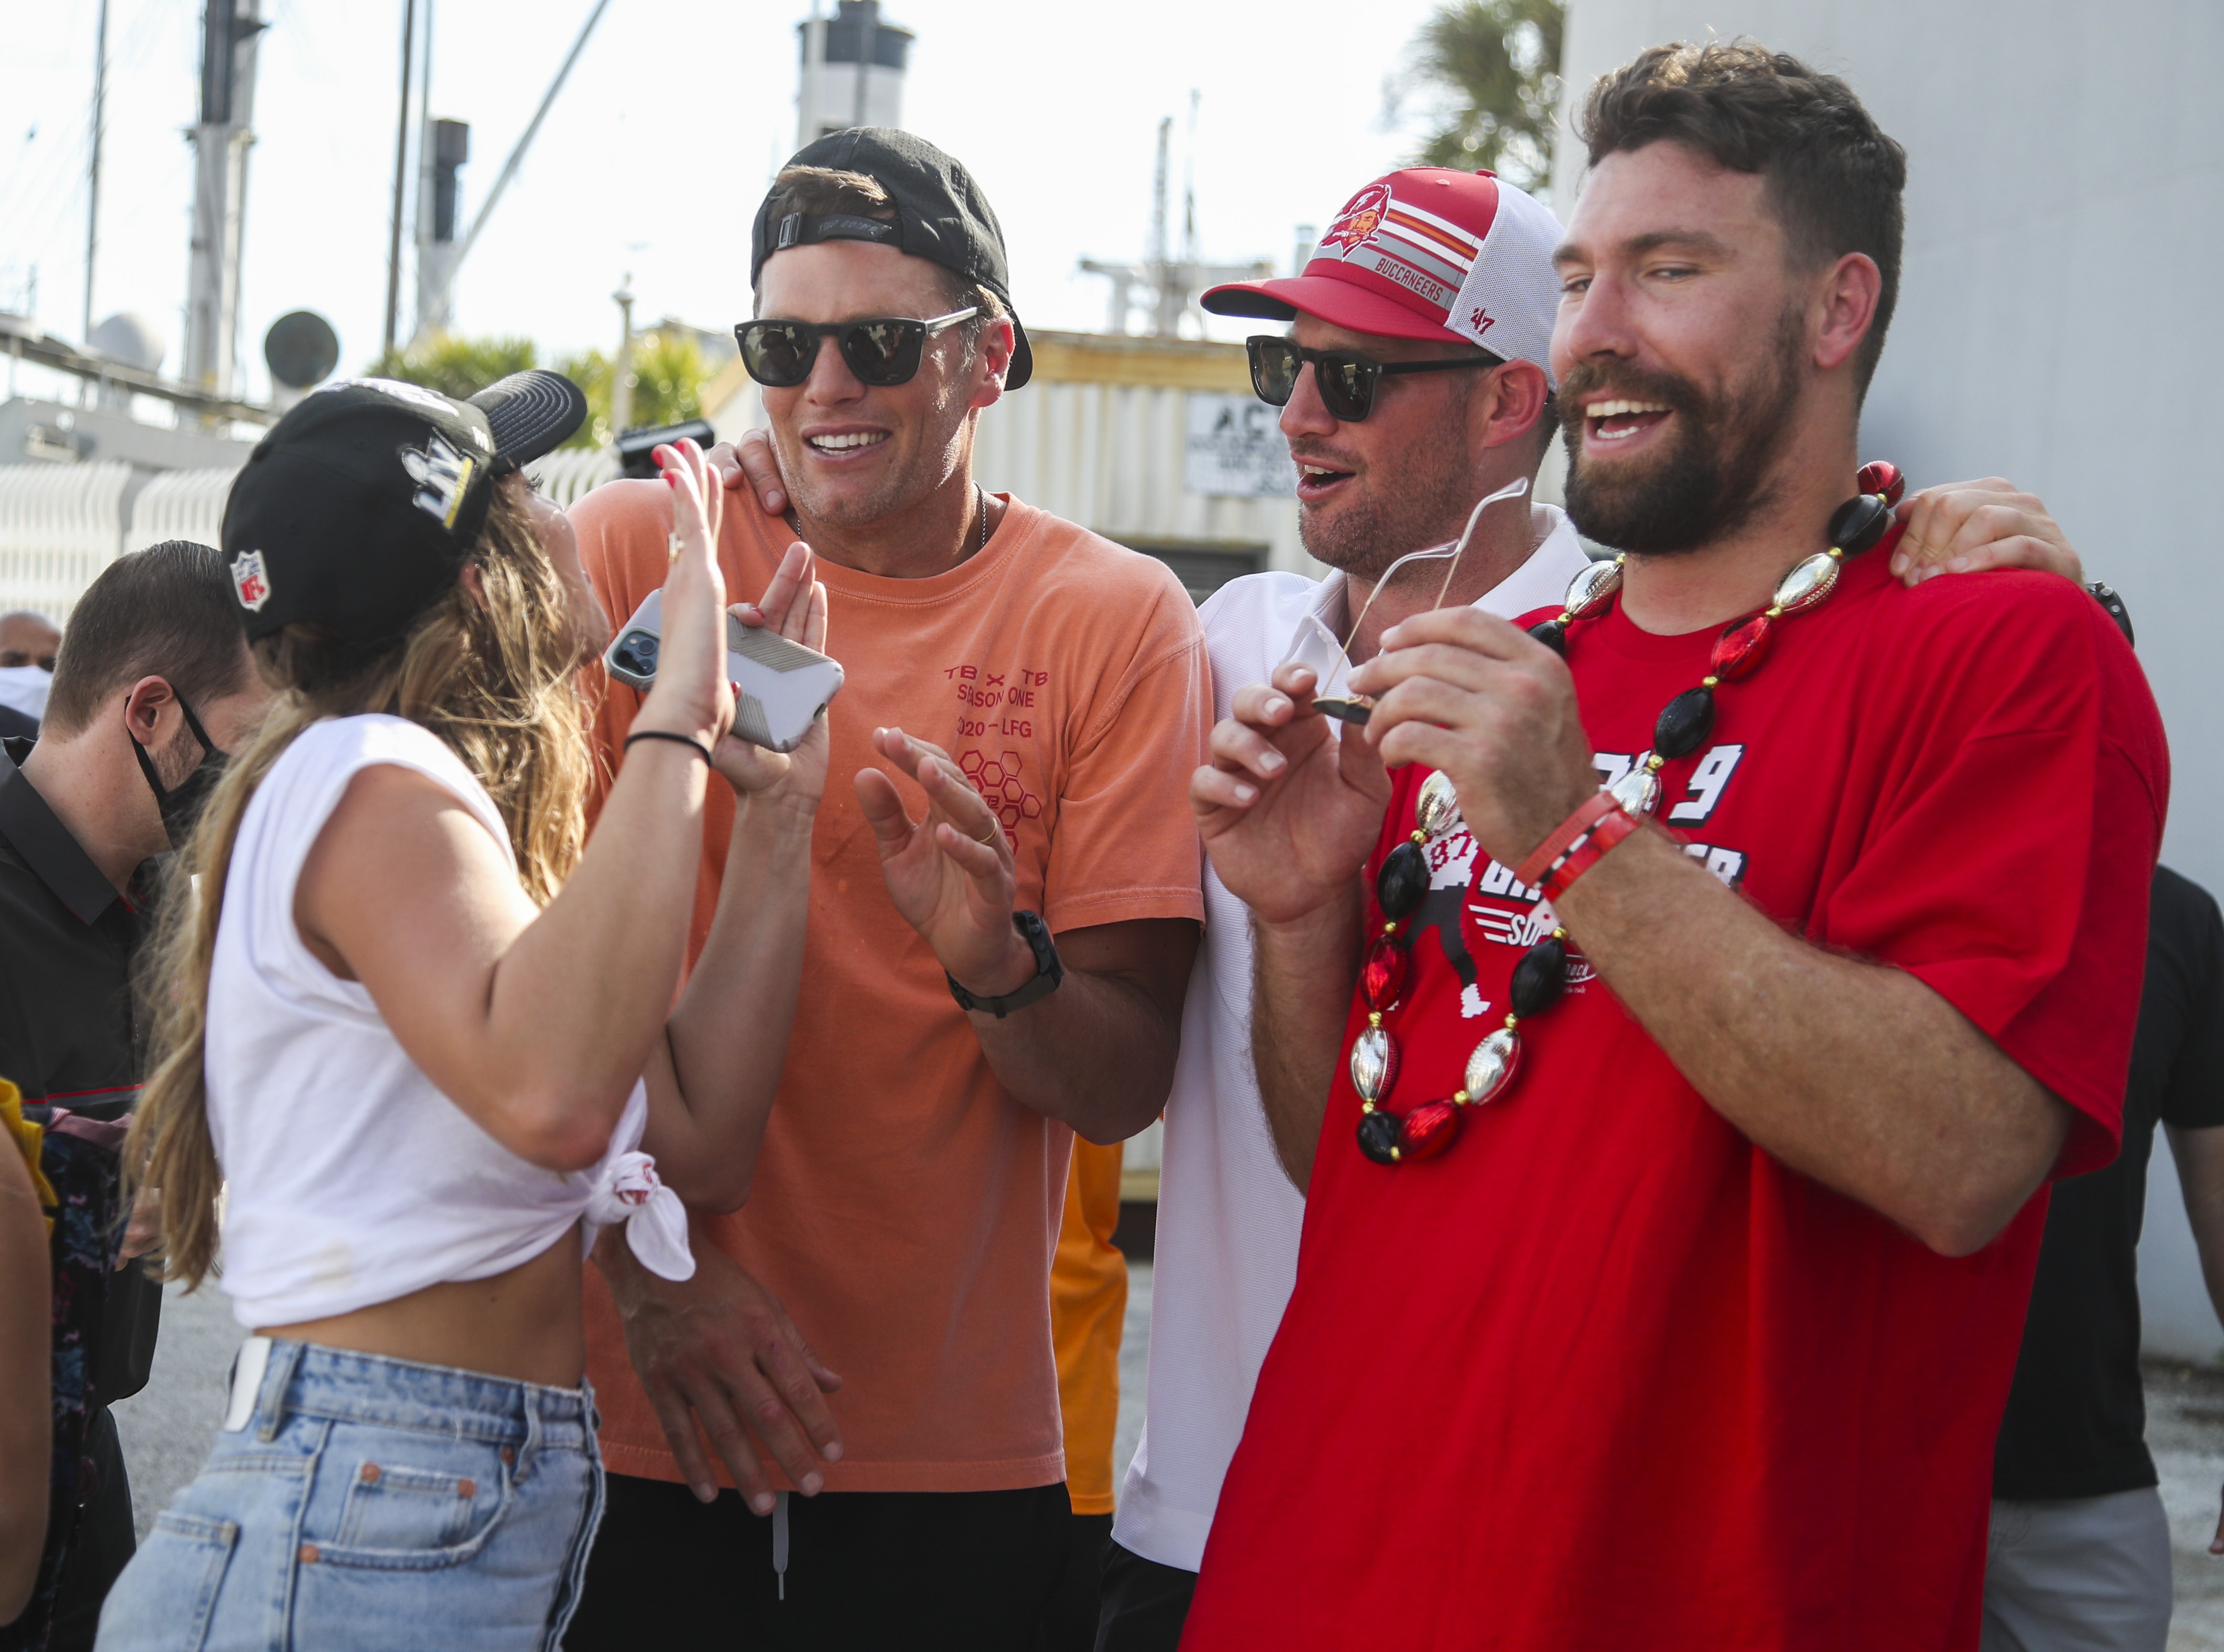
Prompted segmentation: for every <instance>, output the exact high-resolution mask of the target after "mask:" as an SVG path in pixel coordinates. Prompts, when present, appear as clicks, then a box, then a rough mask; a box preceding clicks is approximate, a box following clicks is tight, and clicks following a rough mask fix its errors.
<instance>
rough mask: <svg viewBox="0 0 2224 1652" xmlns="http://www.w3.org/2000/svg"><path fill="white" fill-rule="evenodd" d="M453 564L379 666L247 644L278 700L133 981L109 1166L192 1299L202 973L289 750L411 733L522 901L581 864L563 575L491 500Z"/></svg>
mask: <svg viewBox="0 0 2224 1652" xmlns="http://www.w3.org/2000/svg"><path fill="white" fill-rule="evenodd" d="M504 486H506V484H504ZM466 565H467V566H468V567H470V568H471V569H473V570H475V571H476V573H477V587H478V589H477V594H476V595H474V594H473V593H472V592H471V590H468V589H467V588H466V587H465V585H464V583H463V582H462V581H460V580H459V581H458V583H457V584H456V586H455V587H454V588H453V589H452V590H450V591H449V592H448V593H447V594H446V595H445V596H443V597H441V598H440V599H439V601H438V602H435V603H433V606H432V607H431V608H428V609H427V610H426V612H425V613H423V614H422V615H419V616H418V618H417V620H416V621H415V622H414V624H413V625H412V626H411V627H410V629H409V631H408V634H407V635H406V636H405V637H404V638H403V639H402V640H401V641H400V642H399V643H397V644H396V645H395V646H393V647H392V648H390V649H389V650H387V651H386V652H384V653H382V654H379V655H376V656H375V657H366V656H365V655H364V654H363V652H362V651H361V650H360V649H358V648H356V647H353V646H350V645H345V644H342V643H339V642H338V641H337V640H334V639H333V638H332V636H331V635H330V634H327V633H325V632H324V631H322V630H321V628H319V627H308V626H301V625H293V626H288V627H286V628H285V629H284V630H283V631H281V632H279V633H278V634H276V635H275V636H271V637H266V638H264V639H263V640H262V641H260V642H258V643H256V646H255V659H256V668H257V669H258V670H259V671H260V672H262V676H263V678H264V679H265V680H266V681H267V682H269V684H270V685H271V686H272V687H273V688H275V689H276V690H278V697H277V698H276V699H275V701H274V702H273V703H272V704H271V706H270V709H269V712H268V713H267V714H266V715H265V716H264V718H263V721H262V725H261V726H260V728H257V730H256V733H255V735H254V737H253V739H252V740H251V741H250V743H249V744H248V745H247V747H245V749H243V751H241V752H240V753H238V754H237V756H236V757H234V759H233V760H232V762H231V766H229V767H228V768H227V769H226V770H225V771H224V778H223V779H222V780H221V781H219V782H218V785H217V787H216V789H215V791H213V792H212V793H211V794H210V798H209V802H208V807H207V809H206V810H205V813H204V814H203V815H202V817H201V820H200V823H199V826H198V827H197V828H195V829H194V832H193V837H192V839H191V841H190V842H187V843H186V847H185V848H184V849H183V850H182V851H180V854H179V856H178V864H177V866H176V867H175V869H174V873H173V874H172V877H171V880H170V888H169V892H168V895H167V899H166V900H165V903H164V908H163V912H162V921H161V928H160V930H159V931H158V933H157V936H156V939H155V952H154V962H153V965H152V968H150V970H149V972H148V990H149V993H150V996H151V999H152V1004H151V1008H152V1011H153V1019H154V1025H155V1043H154V1051H153V1053H154V1056H155V1061H156V1066H155V1072H154V1076H153V1077H151V1078H150V1079H148V1081H147V1084H146V1087H145V1088H144V1089H143V1090H142V1093H141V1095H140V1100H139V1107H138V1111H137V1113H136V1116H135V1117H134V1119H133V1120H132V1125H131V1138H130V1144H129V1146H128V1147H127V1148H126V1150H125V1152H124V1167H125V1174H126V1177H127V1180H128V1181H130V1182H134V1183H136V1182H144V1183H145V1184H146V1185H148V1186H149V1187H154V1188H159V1189H161V1194H162V1233H163V1239H164V1249H165V1251H166V1252H167V1255H166V1257H165V1260H164V1263H163V1267H162V1277H164V1278H165V1279H183V1280H185V1281H186V1283H187V1285H188V1288H189V1289H190V1288H193V1287H198V1286H199V1284H200V1283H201V1282H202V1280H203V1279H205V1277H207V1276H208V1275H209V1274H210V1273H211V1272H212V1271H214V1268H215V1265H216V1253H217V1241H218V1231H217V1229H218V1224H217V1214H216V1200H217V1192H218V1188H219V1187H220V1186H221V1185H222V1182H223V1171H222V1170H221V1169H220V1167H219V1166H218V1163H217V1157H216V1147H215V1144H214V1143H213V1142H212V1139H211V1138H210V1135H209V1126H208V1107H207V1100H208V1093H207V1086H206V1081H205V1077H204V1075H203V1070H202V1064H201V1063H202V1056H203V1053H204V1050H205V1044H206V1039H207V1032H208V985H209V966H210V962H211V960H212V958H213V956H214V955H215V952H216V931H217V924H218V920H219V919H220V918H221V917H223V916H224V880H225V878H226V875H227V874H228V873H229V872H230V870H231V851H232V846H233V844H234V842H236V841H237V838H238V835H239V823H240V820H241V818H242V817H243V816H244V815H245V814H246V812H247V805H248V804H249V803H250V801H251V800H252V799H253V798H254V796H255V792H256V788H257V787H258V786H260V785H262V779H263V777H264V776H265V775H267V774H269V772H270V767H271V765H273V764H274V763H275V762H276V761H277V760H278V759H279V758H280V757H281V755H282V754H283V753H285V750H286V748H287V747H288V746H290V745H292V744H293V742H294V739H295V737H296V736H297V735H300V733H301V731H302V730H303V729H305V728H307V727H309V725H310V724H312V723H313V722H319V721H320V720H322V719H324V718H325V717H341V716H354V715H358V714H361V713H364V712H375V711H382V712H389V713H391V714H393V715H395V716H402V717H407V718H408V719H409V720H410V721H411V722H416V723H421V724H422V725H423V726H424V727H426V728H429V729H430V730H432V732H433V733H434V734H436V735H439V737H440V738H441V739H442V740H444V741H446V742H447V743H448V744H449V745H450V746H451V747H453V748H454V749H455V752H456V754H457V755H458V757H460V758H462V759H463V760H464V765H465V766H466V767H468V768H469V769H470V770H471V772H472V773H473V774H475V775H476V776H477V777H478V779H479V782H480V784H481V785H484V786H485V787H486V789H487V791H488V792H489V794H490V796H492V798H494V803H495V807H496V809H497V810H500V811H501V814H502V821H503V823H504V824H505V825H506V826H507V827H508V828H509V841H510V846H511V848H513V849H514V850H515V852H516V854H517V864H518V873H519V880H520V881H521V883H522V884H523V885H524V887H525V891H526V892H527V893H528V895H530V896H531V897H532V898H533V899H534V901H535V902H537V903H538V904H540V905H547V903H548V901H549V900H550V899H553V897H554V895H555V893H556V891H557V889H558V888H559V886H561V885H562V884H563V881H564V879H565V876H566V875H567V874H568V873H570V871H571V869H572V863H573V862H574V861H577V860H578V855H579V846H580V842H581V839H582V838H583V836H584V830H585V814H584V806H585V801H586V795H587V785H588V779H589V776H590V774H591V772H592V757H591V748H590V747H589V745H588V741H587V729H586V714H585V708H584V705H583V703H582V700H581V696H580V692H579V688H578V666H579V664H580V659H579V640H578V629H577V627H576V626H575V625H574V624H573V623H572V618H571V615H570V612H569V609H568V608H567V606H566V603H565V585H564V582H563V580H562V579H561V577H559V575H558V574H557V572H556V571H555V569H554V567H553V565H552V564H550V562H549V560H548V557H547V553H546V552H544V551H543V550H542V549H541V548H540V540H539V539H538V537H537V536H536V535H535V533H534V530H533V526H532V525H531V523H530V521H529V520H528V519H527V517H526V515H525V514H524V512H523V510H522V509H521V508H520V507H519V506H518V505H517V504H516V503H515V502H514V501H512V500H510V499H509V497H508V496H507V495H506V493H505V491H504V490H503V487H497V489H496V494H495V497H494V501H493V502H492V504H491V505H490V508H489V509H488V512H487V523H486V527H485V530H484V531H483V533H481V534H480V535H479V539H478V543H477V545H475V546H474V547H473V549H472V551H471V555H470V557H469V558H467V559H466ZM196 880H198V884H199V887H198V890H196V888H195V882H196Z"/></svg>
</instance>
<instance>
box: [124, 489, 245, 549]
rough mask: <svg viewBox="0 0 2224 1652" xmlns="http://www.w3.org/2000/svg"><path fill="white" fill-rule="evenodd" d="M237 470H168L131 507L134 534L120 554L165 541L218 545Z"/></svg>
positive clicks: (127, 538)
mask: <svg viewBox="0 0 2224 1652" xmlns="http://www.w3.org/2000/svg"><path fill="white" fill-rule="evenodd" d="M238 474H239V472H238V471H237V470H166V471H164V472H163V473H162V474H161V475H160V476H155V477H152V478H150V479H149V480H148V483H147V485H146V486H145V487H143V488H142V489H140V490H139V497H138V498H137V499H136V500H134V501H132V504H131V526H130V532H128V533H125V534H124V536H123V544H122V545H119V546H117V549H118V550H119V551H137V550H141V549H142V548H144V547H145V546H147V545H159V544H161V542H162V541H163V540H164V539H192V540H193V541H195V542H196V543H197V544H200V545H214V544H215V543H216V542H217V537H218V533H219V532H220V531H221V530H222V528H223V526H224V498H225V496H226V495H229V494H230V493H231V479H232V478H233V477H234V476H237V475H238Z"/></svg>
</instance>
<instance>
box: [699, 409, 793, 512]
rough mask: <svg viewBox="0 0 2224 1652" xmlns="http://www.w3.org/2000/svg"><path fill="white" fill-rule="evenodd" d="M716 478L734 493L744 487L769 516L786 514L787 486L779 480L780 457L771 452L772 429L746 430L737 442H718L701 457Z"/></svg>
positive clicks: (759, 507) (758, 506)
mask: <svg viewBox="0 0 2224 1652" xmlns="http://www.w3.org/2000/svg"><path fill="white" fill-rule="evenodd" d="M704 457H707V458H708V459H709V460H710V462H711V469H712V470H716V471H717V473H718V479H719V480H720V481H721V482H724V483H725V485H726V486H727V488H728V489H730V490H732V491H734V492H739V491H740V490H741V489H744V488H746V489H749V491H750V492H751V493H753V494H755V495H756V501H757V508H758V509H760V510H761V511H763V512H764V514H766V515H768V516H785V515H786V514H787V484H786V483H785V482H782V481H781V480H780V457H779V456H778V455H777V454H775V453H774V451H772V432H770V431H766V430H745V431H743V432H742V438H741V440H739V441H737V442H721V443H719V444H718V445H717V446H716V447H714V448H712V449H711V451H710V452H709V453H708V454H707V455H705V456H704Z"/></svg>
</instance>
